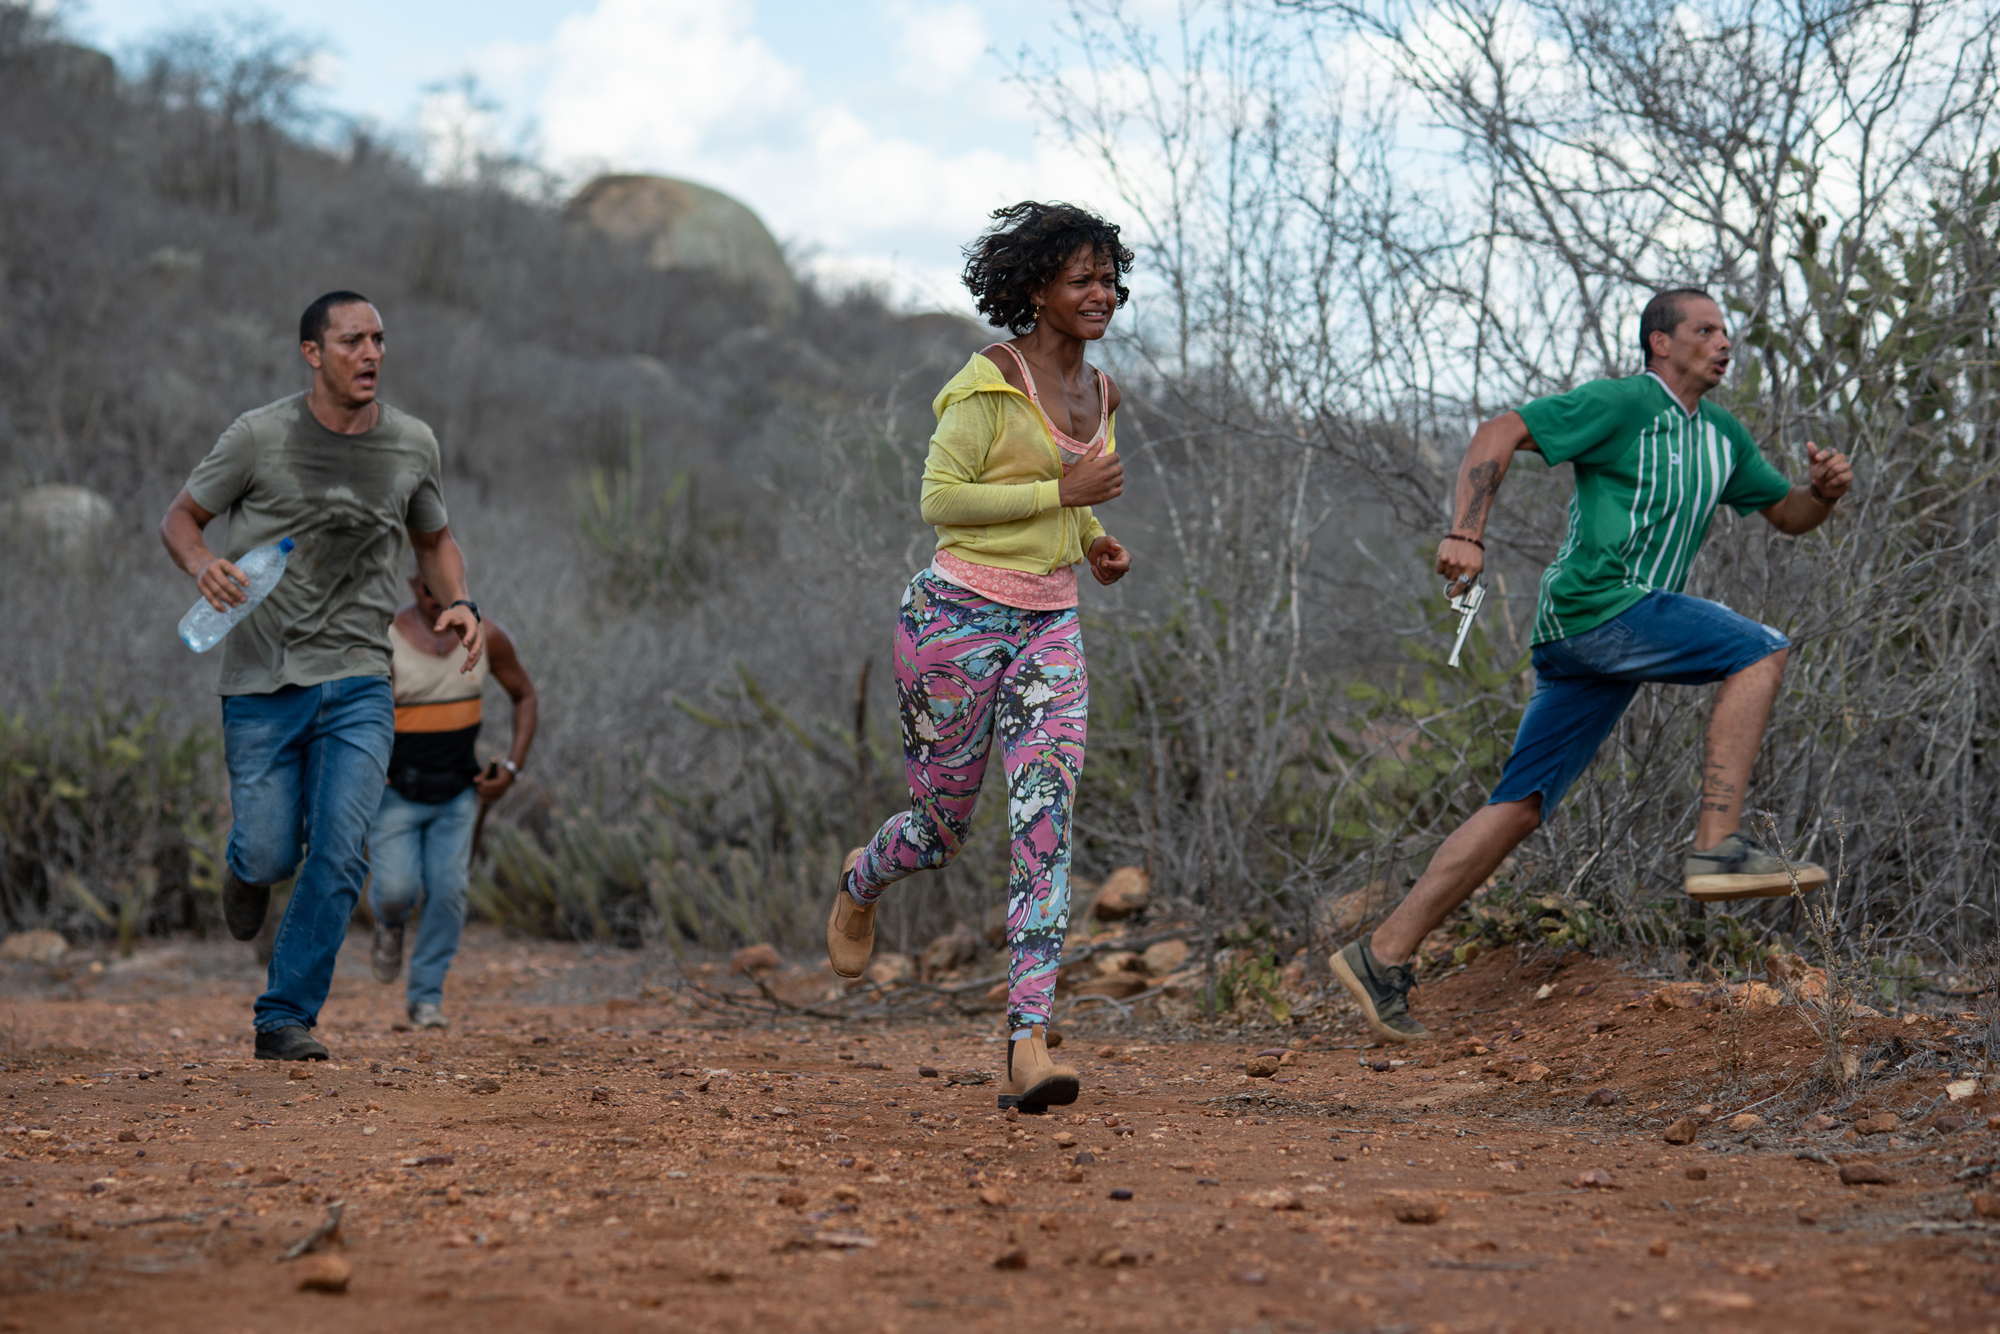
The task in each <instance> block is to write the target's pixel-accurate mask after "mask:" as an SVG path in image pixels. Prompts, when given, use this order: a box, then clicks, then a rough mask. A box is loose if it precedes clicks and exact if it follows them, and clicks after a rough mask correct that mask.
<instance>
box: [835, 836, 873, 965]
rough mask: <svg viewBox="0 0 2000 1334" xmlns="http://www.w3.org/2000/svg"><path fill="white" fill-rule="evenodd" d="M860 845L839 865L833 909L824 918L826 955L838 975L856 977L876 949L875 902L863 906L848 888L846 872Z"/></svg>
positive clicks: (859, 849)
mask: <svg viewBox="0 0 2000 1334" xmlns="http://www.w3.org/2000/svg"><path fill="white" fill-rule="evenodd" d="M862 851H863V850H862V849H861V848H856V849H855V850H854V851H852V852H850V853H848V854H847V860H846V861H844V862H842V863H841V865H840V884H839V886H838V887H837V888H836V889H835V890H834V891H833V911H832V912H831V913H829V914H828V915H827V919H826V957H827V961H828V962H829V963H831V964H832V965H833V971H834V972H835V973H837V974H839V975H840V976H841V977H859V976H861V973H862V970H864V969H866V968H867V967H868V956H869V955H871V954H873V953H874V952H875V905H874V904H872V903H871V904H869V905H868V906H867V907H866V908H864V907H862V906H861V905H860V904H858V903H856V902H855V901H854V896H853V895H852V894H850V893H848V892H847V873H848V872H849V871H852V870H853V869H854V863H856V862H858V861H860V860H861V853H862Z"/></svg>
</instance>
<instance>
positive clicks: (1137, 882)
mask: <svg viewBox="0 0 2000 1334" xmlns="http://www.w3.org/2000/svg"><path fill="white" fill-rule="evenodd" d="M1151 898H1152V879H1151V877H1149V876H1148V875H1147V874H1146V873H1145V872H1144V871H1142V870H1140V869H1139V868H1138V867H1136V866H1121V867H1119V868H1118V869H1117V870H1115V871H1113V872H1112V873H1111V874H1110V875H1108V876H1106V877H1105V879H1104V887H1103V888H1102V889H1100V890H1098V891H1097V901H1096V902H1095V903H1093V904H1092V905H1091V912H1092V914H1093V915H1094V916H1095V917H1096V918H1097V920H1099V921H1100V922H1116V921H1120V920H1122V919H1124V918H1127V917H1130V916H1131V915H1132V914H1133V913H1136V912H1138V911H1140V910H1141V909H1142V908H1144V907H1145V906H1146V904H1147V903H1148V902H1149V901H1150V900H1151Z"/></svg>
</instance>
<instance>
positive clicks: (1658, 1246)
mask: <svg viewBox="0 0 2000 1334" xmlns="http://www.w3.org/2000/svg"><path fill="white" fill-rule="evenodd" d="M1671 1249H1672V1248H1671V1247H1670V1246H1668V1245H1667V1239H1666V1238H1665V1237H1655V1238H1653V1242H1652V1244H1651V1245H1650V1246H1648V1247H1646V1254H1648V1255H1650V1256H1652V1257H1653V1258H1655V1259H1658V1260H1664V1259H1666V1258H1667V1252H1668V1251H1669V1250H1671Z"/></svg>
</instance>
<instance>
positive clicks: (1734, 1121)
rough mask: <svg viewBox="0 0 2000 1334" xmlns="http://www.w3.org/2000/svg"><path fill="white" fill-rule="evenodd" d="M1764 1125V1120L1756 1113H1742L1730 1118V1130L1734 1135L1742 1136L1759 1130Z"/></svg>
mask: <svg viewBox="0 0 2000 1334" xmlns="http://www.w3.org/2000/svg"><path fill="white" fill-rule="evenodd" d="M1763 1125H1764V1118H1763V1117H1761V1116H1759V1115H1757V1113H1755V1112H1741V1113H1738V1114H1737V1115H1735V1116H1732V1117H1730V1118H1729V1129H1730V1132H1731V1133H1732V1134H1739V1135H1740V1134H1743V1133H1744V1132H1746V1131H1751V1130H1758V1129H1761V1128H1762V1127H1763Z"/></svg>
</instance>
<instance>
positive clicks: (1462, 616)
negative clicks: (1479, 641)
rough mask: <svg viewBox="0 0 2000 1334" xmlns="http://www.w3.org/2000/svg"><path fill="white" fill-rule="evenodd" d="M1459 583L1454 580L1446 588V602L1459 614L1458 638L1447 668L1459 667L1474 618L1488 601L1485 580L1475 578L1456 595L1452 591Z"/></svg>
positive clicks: (1454, 641)
mask: <svg viewBox="0 0 2000 1334" xmlns="http://www.w3.org/2000/svg"><path fill="white" fill-rule="evenodd" d="M1457 582H1458V581H1457V580H1453V581H1452V582H1451V583H1448V584H1446V585H1445V586H1444V596H1445V601H1446V602H1447V603H1449V604H1450V606H1451V609H1452V610H1453V611H1455V612H1457V613H1458V637H1457V638H1456V639H1453V640H1452V641H1451V657H1449V658H1447V659H1446V660H1445V665H1446V666H1447V667H1456V666H1458V655H1459V654H1460V653H1461V652H1462V651H1464V649H1465V637H1466V636H1467V635H1469V634H1471V633H1472V622H1473V618H1475V617H1476V616H1478V615H1479V605H1480V604H1481V603H1482V602H1484V601H1486V581H1485V580H1483V579H1478V578H1475V579H1474V580H1473V581H1472V582H1471V583H1470V584H1467V585H1466V586H1465V587H1464V588H1463V589H1462V590H1461V591H1460V592H1459V593H1457V594H1456V595H1454V594H1453V593H1452V591H1451V590H1452V589H1453V588H1454V587H1456V586H1457Z"/></svg>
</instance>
